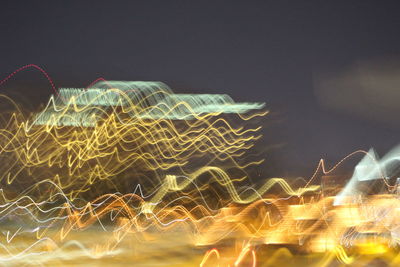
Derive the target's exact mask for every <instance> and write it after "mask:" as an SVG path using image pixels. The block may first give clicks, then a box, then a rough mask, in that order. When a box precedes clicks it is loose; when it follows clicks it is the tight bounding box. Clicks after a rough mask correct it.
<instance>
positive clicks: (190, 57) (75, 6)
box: [0, 0, 400, 176]
mask: <svg viewBox="0 0 400 267" xmlns="http://www.w3.org/2000/svg"><path fill="white" fill-rule="evenodd" d="M112 2H118V3H112ZM396 2H398V1H393V2H390V1H167V0H164V1H104V2H102V1H86V2H83V1H75V2H72V1H63V2H61V1H9V2H7V1H2V7H1V11H0V29H1V50H0V57H1V64H0V76H1V77H5V76H7V75H8V74H9V73H10V72H12V71H13V70H15V69H17V68H18V67H21V66H23V65H26V64H30V63H34V64H37V65H39V66H41V67H43V68H44V69H45V70H46V71H47V72H48V73H49V74H50V76H51V77H52V78H53V79H54V81H55V83H56V85H57V86H59V87H68V86H70V87H84V86H87V85H88V84H89V83H90V82H91V81H93V80H95V79H96V78H98V77H100V76H101V77H104V78H106V79H109V80H159V81H163V82H165V83H167V84H168V85H170V86H171V87H172V88H173V89H174V90H175V91H176V92H180V93H182V92H185V93H227V94H229V95H231V96H232V97H233V98H234V99H235V100H237V101H258V102H266V103H267V107H268V109H270V110H271V111H272V114H271V116H270V117H269V118H266V119H265V121H264V122H263V124H265V125H264V126H265V129H264V134H265V137H264V138H265V141H264V142H263V145H265V148H266V149H267V151H266V152H265V153H266V157H267V160H270V161H269V162H270V163H271V170H270V173H268V174H267V175H269V174H271V175H280V176H282V175H289V176H295V175H303V176H307V175H310V174H311V173H312V171H313V169H314V168H315V166H316V165H317V163H318V160H319V159H320V158H325V159H327V160H328V162H329V163H331V164H333V163H335V162H336V161H338V160H340V159H341V158H342V157H343V156H345V155H346V154H348V153H350V152H352V151H354V150H357V149H366V150H367V149H369V148H370V147H375V148H376V149H377V151H378V154H381V155H383V154H384V153H386V152H387V151H388V150H389V149H390V148H391V147H392V146H394V145H396V144H397V143H399V133H400V124H399V126H397V125H396V123H394V124H393V123H392V124H390V125H389V124H385V123H382V122H380V121H379V120H368V119H365V118H362V117H357V116H352V115H351V114H349V113H343V112H338V111H335V110H330V109H326V108H323V107H322V106H321V105H319V104H318V101H317V99H316V96H315V90H316V88H315V83H314V80H315V75H316V73H320V72H323V71H324V70H337V71H341V70H343V69H346V68H347V66H349V65H351V64H353V63H354V62H357V61H360V60H370V59H374V58H381V57H384V58H392V57H394V58H395V57H398V58H400V57H399V56H400V34H399V33H400V16H399V10H400V9H399V8H400V5H399V4H396ZM399 87H400V83H399ZM0 89H1V90H3V91H4V92H5V93H8V94H10V95H13V96H14V97H15V96H19V97H21V96H22V97H23V98H25V101H29V102H30V104H31V105H32V106H35V105H36V106H39V104H40V103H41V102H44V101H46V100H47V99H48V96H49V95H50V93H51V92H52V91H51V87H50V86H49V85H48V83H46V80H45V79H44V78H43V77H42V76H41V75H40V74H39V73H38V72H37V71H35V70H29V71H25V72H23V73H21V74H19V75H18V76H16V77H15V79H13V80H12V81H10V82H9V83H7V84H6V85H4V86H2V88H0ZM395 89H396V88H395ZM398 90H400V88H399V89H398ZM383 93H384V92H383ZM370 108H371V109H374V108H378V107H374V106H373V105H372V106H370ZM380 108H382V106H381V107H380Z"/></svg>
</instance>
